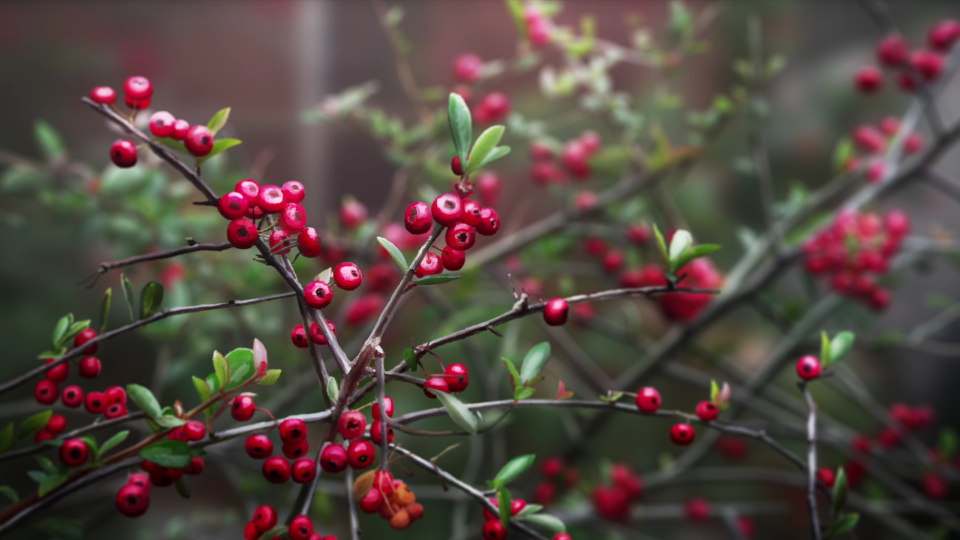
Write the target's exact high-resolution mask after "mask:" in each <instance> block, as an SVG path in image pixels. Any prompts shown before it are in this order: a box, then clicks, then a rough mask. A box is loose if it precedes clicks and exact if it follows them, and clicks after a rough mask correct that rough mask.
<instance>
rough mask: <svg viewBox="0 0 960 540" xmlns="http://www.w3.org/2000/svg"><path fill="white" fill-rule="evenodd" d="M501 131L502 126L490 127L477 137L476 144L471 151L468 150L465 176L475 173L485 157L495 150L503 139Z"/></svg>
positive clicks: (502, 129)
mask: <svg viewBox="0 0 960 540" xmlns="http://www.w3.org/2000/svg"><path fill="white" fill-rule="evenodd" d="M503 131H504V127H503V126H499V125H498V126H490V127H488V128H487V129H485V130H484V131H483V133H481V134H480V136H479V137H477V142H476V143H474V145H473V149H472V150H470V156H469V157H468V158H467V167H466V171H465V173H466V174H470V173H471V172H473V171H475V170H476V169H477V167H478V166H479V165H480V163H482V162H483V160H484V159H486V157H487V155H488V154H489V153H490V152H491V151H492V150H493V149H494V148H496V146H497V144H499V143H500V139H501V138H502V137H503Z"/></svg>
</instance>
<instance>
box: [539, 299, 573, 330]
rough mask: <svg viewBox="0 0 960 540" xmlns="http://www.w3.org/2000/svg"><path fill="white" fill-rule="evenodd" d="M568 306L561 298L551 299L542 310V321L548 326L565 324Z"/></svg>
mask: <svg viewBox="0 0 960 540" xmlns="http://www.w3.org/2000/svg"><path fill="white" fill-rule="evenodd" d="M569 311H570V306H569V305H567V301H566V300H565V299H563V298H551V299H550V300H547V303H546V304H545V305H544V308H543V320H544V321H546V323H547V324H549V325H550V326H562V325H563V324H566V322H567V315H568V313H569Z"/></svg>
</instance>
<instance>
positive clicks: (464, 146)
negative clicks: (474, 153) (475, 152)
mask: <svg viewBox="0 0 960 540" xmlns="http://www.w3.org/2000/svg"><path fill="white" fill-rule="evenodd" d="M447 121H448V123H449V124H450V135H451V136H452V137H453V145H454V146H455V147H456V148H457V156H459V157H460V163H467V152H468V151H469V150H470V140H471V138H472V137H473V123H472V122H473V121H472V120H471V118H470V108H469V107H467V103H466V102H465V101H463V98H462V97H460V94H457V93H454V92H450V101H449V103H448V106H447Z"/></svg>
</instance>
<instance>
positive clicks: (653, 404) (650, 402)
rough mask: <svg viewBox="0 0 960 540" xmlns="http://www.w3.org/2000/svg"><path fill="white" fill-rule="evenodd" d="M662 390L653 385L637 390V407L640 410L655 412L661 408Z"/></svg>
mask: <svg viewBox="0 0 960 540" xmlns="http://www.w3.org/2000/svg"><path fill="white" fill-rule="evenodd" d="M661 403H662V402H661V401H660V392H658V391H657V389H656V388H654V387H652V386H645V387H643V388H641V389H640V391H639V392H637V408H638V409H640V412H645V413H655V412H657V411H658V410H660V404H661Z"/></svg>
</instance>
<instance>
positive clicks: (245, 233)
mask: <svg viewBox="0 0 960 540" xmlns="http://www.w3.org/2000/svg"><path fill="white" fill-rule="evenodd" d="M258 238H260V236H259V233H257V226H256V225H254V224H253V222H252V221H250V220H249V219H246V218H240V219H235V220H233V221H231V222H230V225H227V241H228V242H230V245H232V246H233V247H235V248H237V249H250V248H252V247H253V246H254V245H255V244H256V243H257V239H258Z"/></svg>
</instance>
